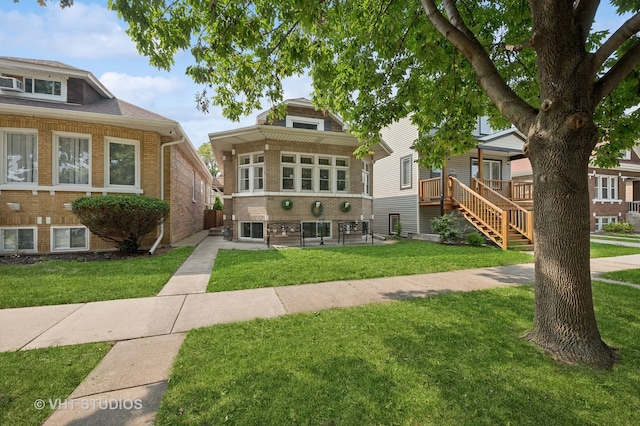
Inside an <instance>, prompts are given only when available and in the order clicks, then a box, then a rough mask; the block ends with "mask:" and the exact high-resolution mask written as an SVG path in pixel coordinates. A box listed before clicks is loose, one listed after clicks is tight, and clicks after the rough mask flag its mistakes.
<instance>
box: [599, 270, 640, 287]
mask: <svg viewBox="0 0 640 426" xmlns="http://www.w3.org/2000/svg"><path fill="white" fill-rule="evenodd" d="M601 277H602V278H608V279H610V280H616V281H624V282H626V283H633V284H640V269H625V270H623V271H614V272H607V273H604V274H602V275H601Z"/></svg>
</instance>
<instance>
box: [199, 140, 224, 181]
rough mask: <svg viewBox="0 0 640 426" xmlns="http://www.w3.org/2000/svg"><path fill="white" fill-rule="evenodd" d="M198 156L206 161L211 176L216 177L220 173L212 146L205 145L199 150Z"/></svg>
mask: <svg viewBox="0 0 640 426" xmlns="http://www.w3.org/2000/svg"><path fill="white" fill-rule="evenodd" d="M198 155H200V158H202V161H204V164H206V165H207V169H209V172H210V173H211V176H213V177H216V176H218V174H219V173H220V167H218V162H217V161H216V156H215V155H214V154H213V149H211V144H209V143H203V144H202V145H200V148H198Z"/></svg>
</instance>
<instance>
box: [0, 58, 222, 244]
mask: <svg viewBox="0 0 640 426" xmlns="http://www.w3.org/2000/svg"><path fill="white" fill-rule="evenodd" d="M0 156H1V157H2V158H1V161H0V253H5V254H9V253H15V252H25V253H50V252H66V251H88V250H103V249H110V248H112V247H113V246H112V245H111V244H109V243H107V242H104V241H103V240H101V239H100V238H98V237H96V236H94V235H92V234H91V233H90V232H89V231H88V229H87V228H85V227H84V226H83V225H82V224H80V223H79V221H78V219H77V218H76V216H75V215H74V214H73V213H72V212H71V211H70V204H71V203H72V202H73V200H74V199H76V198H78V197H82V196H90V195H93V196H100V195H104V194H139V195H146V196H151V197H156V198H161V199H164V200H166V201H167V202H168V203H169V204H170V206H171V212H170V217H169V219H168V220H167V221H166V222H165V223H164V224H163V225H162V226H159V227H158V230H157V232H156V233H155V234H154V235H148V236H147V237H146V238H145V240H144V241H143V246H145V247H152V249H153V250H155V248H156V247H157V246H158V245H159V244H165V245H166V244H171V243H173V242H176V241H179V240H181V239H183V238H185V237H187V236H189V235H191V234H192V233H194V232H196V231H199V230H202V229H203V225H204V221H203V216H204V211H205V208H206V207H207V206H208V205H209V204H210V199H209V198H210V197H209V194H210V192H211V186H212V177H211V174H210V173H209V171H208V170H207V168H206V166H205V165H204V163H203V162H202V160H201V159H200V157H199V156H198V154H197V152H196V150H195V149H194V147H193V145H192V144H191V142H190V141H189V139H188V138H187V136H186V135H185V133H184V131H183V129H182V128H181V126H180V124H179V123H178V122H176V121H173V120H170V119H167V118H165V117H162V116H160V115H158V114H155V113H153V112H150V111H147V110H144V109H142V108H139V107H137V106H135V105H132V104H129V103H127V102H124V101H122V100H119V99H117V98H115V97H114V96H113V94H111V93H110V92H109V90H108V89H107V88H106V87H104V86H103V85H102V83H100V81H99V80H98V79H97V78H96V77H95V76H94V75H93V74H91V73H90V72H88V71H84V70H80V69H77V68H74V67H71V66H68V65H65V64H62V63H60V62H56V61H45V60H33V59H22V58H8V57H0Z"/></svg>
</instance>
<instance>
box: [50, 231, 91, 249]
mask: <svg viewBox="0 0 640 426" xmlns="http://www.w3.org/2000/svg"><path fill="white" fill-rule="evenodd" d="M72 228H82V229H84V230H85V232H84V236H85V240H84V242H85V244H84V247H67V248H56V247H55V238H54V230H56V229H69V230H70V229H72ZM49 232H50V235H51V237H50V242H51V251H52V252H66V251H86V250H89V239H90V234H89V228H87V227H86V226H82V225H78V226H51V227H50V228H49Z"/></svg>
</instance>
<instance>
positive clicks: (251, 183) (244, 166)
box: [236, 151, 267, 194]
mask: <svg viewBox="0 0 640 426" xmlns="http://www.w3.org/2000/svg"><path fill="white" fill-rule="evenodd" d="M257 155H262V157H263V158H262V162H256V161H254V160H255V157H256V156H257ZM264 156H265V155H264V152H262V151H256V152H250V153H245V154H239V155H238V169H237V176H238V178H237V179H238V182H237V187H236V191H237V192H238V193H243V194H249V193H253V194H255V193H259V194H264V191H265V187H266V183H267V177H266V173H267V169H266V167H265V161H264ZM242 157H249V163H248V164H240V158H242ZM260 167H261V168H262V189H255V185H254V183H255V177H256V176H255V169H256V168H260ZM243 169H247V170H249V176H248V177H247V179H249V189H240V182H241V181H242V179H241V171H242V170H243Z"/></svg>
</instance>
